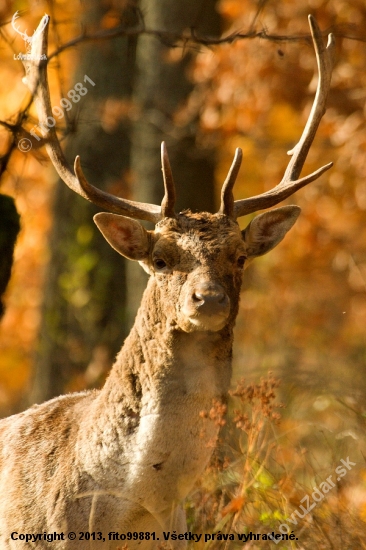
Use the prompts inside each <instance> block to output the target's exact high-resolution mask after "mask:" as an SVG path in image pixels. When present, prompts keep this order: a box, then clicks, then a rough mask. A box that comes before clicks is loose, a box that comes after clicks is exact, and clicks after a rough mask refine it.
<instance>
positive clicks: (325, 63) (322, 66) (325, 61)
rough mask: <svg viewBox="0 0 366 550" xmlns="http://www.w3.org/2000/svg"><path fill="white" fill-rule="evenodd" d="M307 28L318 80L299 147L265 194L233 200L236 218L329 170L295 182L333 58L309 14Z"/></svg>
mask: <svg viewBox="0 0 366 550" xmlns="http://www.w3.org/2000/svg"><path fill="white" fill-rule="evenodd" d="M309 25H310V30H311V34H312V38H313V44H314V49H315V53H316V59H317V65H318V73H319V80H318V86H317V90H316V95H315V99H314V103H313V106H312V109H311V112H310V115H309V118H308V121H307V123H306V126H305V128H304V131H303V133H302V136H301V138H300V141H299V142H298V144H297V145H296V146H295V147H294V148H293V149H292V150H291V151H289V152H288V154H289V155H291V160H290V162H289V164H288V166H287V169H286V171H285V174H284V176H283V178H282V180H281V182H280V183H279V184H278V185H277V186H276V187H274V188H273V189H271V190H270V191H267V192H266V193H263V194H261V195H256V196H255V197H251V198H249V199H243V200H238V201H235V204H234V214H235V218H238V217H239V216H244V215H245V214H250V213H252V212H255V211H256V210H261V209H264V208H270V207H271V206H274V205H275V204H278V203H279V202H281V201H282V200H284V199H286V198H287V197H289V196H290V195H292V194H293V193H295V191H297V190H298V189H301V187H304V186H305V185H307V184H308V183H310V182H312V181H314V180H316V179H317V178H318V177H319V176H321V174H323V173H324V172H326V171H327V170H329V168H330V167H331V166H333V163H332V162H330V163H329V164H326V165H325V166H322V167H321V168H319V169H318V170H316V171H315V172H313V173H312V174H309V175H308V176H305V177H303V178H301V179H297V178H298V177H299V175H300V173H301V170H302V168H303V166H304V163H305V160H306V157H307V154H308V152H309V149H310V147H311V144H312V142H313V140H314V137H315V134H316V131H317V129H318V127H319V123H320V121H321V118H322V116H323V114H324V113H325V104H326V100H327V96H328V92H329V88H330V81H331V77H332V69H333V65H334V59H335V55H334V54H335V42H334V36H333V35H332V34H329V35H328V43H327V46H326V47H325V45H324V42H323V37H322V34H321V32H320V29H319V27H318V25H317V23H316V21H315V19H314V17H312V16H311V15H309Z"/></svg>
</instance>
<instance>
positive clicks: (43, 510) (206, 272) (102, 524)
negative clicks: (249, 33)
mask: <svg viewBox="0 0 366 550" xmlns="http://www.w3.org/2000/svg"><path fill="white" fill-rule="evenodd" d="M45 17H46V16H45ZM47 23H48V21H46V22H45V20H44V18H43V19H42V21H41V23H40V28H41V30H40V31H39V32H38V31H37V33H35V37H34V40H33V41H32V56H31V60H30V62H29V63H27V67H26V69H27V73H26V79H25V82H26V84H27V86H28V88H29V90H30V92H31V93H32V94H34V96H35V98H36V107H37V112H38V117H39V120H40V124H41V126H43V129H44V137H47V140H46V147H47V151H48V154H49V156H50V158H51V161H52V163H53V165H54V167H55V169H56V171H57V172H58V174H59V175H60V177H61V178H62V180H63V181H64V182H65V183H66V185H68V186H69V187H70V188H71V190H73V191H74V192H76V193H78V194H79V195H81V196H82V197H84V198H85V199H87V200H89V201H91V202H93V203H94V204H96V205H97V206H98V207H99V208H101V209H102V210H103V212H100V213H98V214H96V215H95V217H94V221H95V223H96V225H97V227H98V228H99V230H100V231H101V232H102V234H103V235H104V237H105V238H106V240H107V241H108V243H109V244H110V245H111V246H112V247H113V248H114V249H115V250H116V251H117V252H118V253H119V254H121V255H122V256H124V257H125V258H127V259H129V260H133V261H136V262H139V264H140V265H141V266H142V268H143V269H144V270H145V271H147V273H148V274H149V275H150V278H149V281H148V284H147V288H146V290H145V292H144V294H143V297H142V301H141V305H140V308H139V310H138V313H137V316H136V320H135V324H134V325H133V327H132V329H131V332H130V334H129V336H128V337H127V338H126V340H125V342H124V344H123V346H122V348H121V350H120V352H119V353H118V355H117V358H116V361H115V363H114V365H113V366H112V368H111V371H110V374H109V376H108V378H107V380H106V382H105V384H104V386H103V387H102V388H101V389H99V390H87V391H84V392H80V393H72V394H68V395H63V396H60V397H57V398H54V399H52V400H50V401H48V402H46V403H43V404H37V405H34V406H32V407H31V408H30V409H28V410H26V411H25V412H22V413H19V414H17V415H14V416H11V417H8V418H5V419H3V420H1V421H0V547H1V548H2V549H3V550H23V549H25V548H29V547H30V546H31V547H34V548H37V549H41V550H43V549H46V548H49V544H50V542H49V541H50V540H51V539H50V538H48V539H47V537H51V538H52V537H54V538H52V548H54V549H56V550H75V549H77V550H84V549H85V550H86V549H88V550H90V549H98V550H99V549H101V550H102V549H103V550H106V549H109V550H117V549H118V548H121V547H123V545H124V544H125V543H127V544H128V548H130V549H131V550H137V549H143V550H149V549H153V548H154V549H155V548H158V547H159V545H160V544H161V543H162V542H164V537H166V536H167V533H170V532H175V533H176V534H182V535H183V534H184V533H185V532H186V531H187V523H186V518H185V513H184V510H183V507H182V502H184V499H185V498H186V496H187V495H188V493H189V492H190V490H191V489H192V487H193V486H194V483H195V481H196V480H197V478H198V477H199V476H200V475H201V474H202V472H203V470H204V469H205V467H206V465H207V464H208V462H209V460H210V457H211V455H212V452H213V447H214V442H215V441H216V439H217V437H218V432H219V424H220V423H218V422H217V421H215V420H214V419H211V417H210V415H207V414H202V411H209V410H211V409H212V407H213V406H218V407H221V406H224V405H225V402H226V399H227V393H228V389H229V386H230V380H231V361H232V345H233V328H234V324H235V319H236V317H237V314H238V308H239V297H240V289H241V283H242V276H243V271H244V269H245V268H246V267H247V265H248V264H249V263H250V262H251V261H252V260H253V259H254V258H256V257H258V256H261V255H263V254H266V253H267V252H269V251H270V250H271V249H273V248H274V247H275V246H277V245H278V244H279V243H280V242H281V241H282V240H283V238H284V237H285V235H286V234H287V232H288V231H289V230H290V229H291V227H292V226H293V225H294V223H295V222H296V220H297V218H298V216H299V214H300V208H299V207H298V206H295V205H285V206H280V207H278V208H274V209H270V210H266V209H268V208H271V207H272V206H275V205H277V204H278V203H279V202H281V201H283V200H284V199H286V198H287V197H290V196H291V195H292V194H293V193H294V192H295V191H297V190H299V189H300V188H302V187H304V186H305V185H307V184H309V183H310V182H312V181H314V180H316V179H317V178H319V177H320V176H321V175H322V174H323V173H324V172H325V171H327V170H328V169H329V168H330V167H331V166H332V163H328V164H326V165H325V166H323V167H321V168H319V169H317V170H316V171H315V172H313V173H311V174H310V175H307V176H304V177H300V173H301V170H302V168H303V165H304V163H305V160H306V157H307V154H308V152H309V149H310V147H311V144H312V142H313V139H314V137H315V134H316V131H317V128H318V126H319V123H320V121H321V118H322V116H323V114H324V112H325V104H326V99H327V95H328V91H329V89H330V81H331V73H332V68H333V64H334V38H333V36H332V35H331V34H330V35H329V36H328V41H327V44H326V45H325V44H324V42H323V37H322V33H321V31H320V29H319V27H318V25H317V23H316V21H315V19H314V18H313V17H312V16H309V24H310V29H311V33H312V39H313V44H314V49H315V52H316V58H317V65H318V73H319V78H318V85H317V91H316V95H315V98H314V102H313V106H312V109H311V112H310V115H309V118H308V120H307V123H306V125H305V128H304V130H303V133H302V135H301V138H300V140H299V142H298V143H297V145H296V146H295V147H294V148H293V149H292V151H290V152H289V154H290V156H291V158H290V160H289V163H288V166H287V168H286V171H285V174H284V176H283V178H282V180H281V182H280V183H279V184H278V185H277V186H276V187H274V188H273V189H271V190H268V191H266V192H264V193H262V194H260V195H256V196H254V197H250V198H246V199H240V200H234V196H233V187H234V184H235V181H236V178H237V175H238V172H239V168H240V165H241V161H242V151H241V150H240V149H239V148H238V149H236V152H235V156H234V160H233V162H232V165H231V167H230V169H229V171H228V175H227V177H226V179H225V181H224V184H223V186H222V191H221V204H220V207H219V210H218V212H217V213H215V214H212V213H208V212H198V213H194V212H192V211H190V210H184V211H182V212H180V213H177V212H176V211H175V185H174V180H173V175H172V170H171V166H170V162H169V158H168V153H167V148H166V145H165V143H162V147H161V161H162V173H163V182H164V197H163V199H162V202H161V205H154V204H144V203H137V202H134V201H131V200H126V199H123V198H120V197H117V196H114V195H112V194H109V193H107V192H105V191H102V190H100V189H98V188H97V187H94V186H93V185H91V184H90V183H88V181H87V179H86V177H85V176H84V174H83V171H82V168H81V162H80V158H79V157H76V159H75V163H74V170H72V169H71V168H70V166H69V165H68V163H67V161H66V159H65V157H64V154H63V152H62V149H61V146H60V143H59V141H58V138H57V135H56V131H55V128H54V127H52V126H51V127H50V128H49V129H48V130H47V132H46V123H47V119H48V117H51V116H52V109H51V101H50V92H49V87H48V80H47V63H45V62H44V61H42V60H44V59H45V58H44V57H42V56H44V55H46V54H47V31H48V29H47ZM42 27H43V28H42ZM46 134H47V136H46ZM258 210H266V211H265V212H263V213H261V214H259V215H257V216H255V217H254V218H253V219H252V220H251V221H250V223H249V224H248V225H247V227H246V228H245V229H244V230H240V228H239V225H238V221H237V220H238V218H239V217H242V216H245V215H248V214H251V213H255V212H257V211H258ZM139 220H140V221H141V220H147V221H150V222H153V223H154V224H155V226H154V229H153V230H147V229H145V228H144V227H143V226H142V224H141V223H140V221H139ZM85 533H89V535H88V540H86V538H85V537H86V535H84V534H85ZM128 534H129V538H127V539H126V537H127V536H128ZM121 535H123V536H124V538H123V537H122V536H121ZM27 536H28V537H29V538H28V539H27V538H26V537H27ZM116 536H117V538H116ZM32 537H33V538H32ZM136 537H137V538H136ZM121 540H125V543H123V542H121ZM159 541H160V542H159ZM168 545H169V548H171V549H172V550H183V549H184V548H186V545H187V541H186V540H184V538H183V537H177V540H170V541H169V542H168Z"/></svg>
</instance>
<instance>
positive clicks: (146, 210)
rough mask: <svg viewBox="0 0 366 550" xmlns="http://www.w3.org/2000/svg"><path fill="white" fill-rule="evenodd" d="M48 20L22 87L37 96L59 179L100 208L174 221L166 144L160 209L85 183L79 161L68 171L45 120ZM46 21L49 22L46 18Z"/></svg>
mask: <svg viewBox="0 0 366 550" xmlns="http://www.w3.org/2000/svg"><path fill="white" fill-rule="evenodd" d="M45 18H48V16H47V15H45V16H44V17H43V18H42V20H41V22H40V24H39V26H38V28H37V30H36V33H37V34H36V33H35V36H34V40H33V41H32V51H31V60H30V61H29V63H27V66H26V69H27V76H26V78H25V83H26V84H27V86H28V88H29V89H30V91H31V93H32V94H35V95H36V108H37V113H38V118H39V122H40V126H41V128H42V132H43V134H44V136H46V135H47V138H48V139H47V144H46V149H47V152H48V155H49V157H50V159H51V161H52V163H53V165H54V167H55V169H56V171H57V173H58V174H59V176H60V178H61V179H62V180H63V181H64V182H65V183H66V185H68V187H70V189H72V190H73V191H75V192H76V193H78V194H79V195H81V196H82V197H84V198H85V199H87V200H88V201H90V202H92V203H94V204H96V205H97V206H99V207H100V208H102V209H104V210H107V211H109V212H115V213H116V214H123V215H125V216H129V217H130V218H137V219H140V220H146V221H150V222H153V223H157V222H158V221H159V220H161V219H162V218H164V217H174V216H175V214H174V202H175V189H174V181H173V177H172V173H171V169H170V164H169V159H168V153H167V151H166V147H165V143H163V144H162V169H163V174H164V186H165V195H164V198H163V200H162V203H161V206H157V205H155V204H146V203H143V202H135V201H130V200H127V199H121V198H119V197H116V196H114V195H110V194H109V193H106V192H105V191H102V190H101V189H98V188H96V187H94V186H93V185H91V184H90V183H88V181H87V179H86V178H85V176H84V174H83V171H82V169H81V164H80V157H79V156H77V157H76V159H75V164H74V170H75V173H74V172H73V171H72V170H71V168H70V166H69V164H68V162H67V160H66V158H65V156H64V153H63V151H62V149H61V146H60V143H59V141H58V137H57V134H56V130H55V128H54V126H52V127H48V129H46V126H47V120H49V119H50V118H51V119H52V108H51V101H50V92H49V87H48V78H47V61H43V60H44V59H45V58H46V54H47V44H48V24H47V23H48V21H47V20H46V21H45ZM48 20H49V18H48Z"/></svg>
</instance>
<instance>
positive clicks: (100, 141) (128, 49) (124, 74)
mask: <svg viewBox="0 0 366 550" xmlns="http://www.w3.org/2000/svg"><path fill="white" fill-rule="evenodd" d="M102 5H103V6H104V5H105V3H104V4H102V2H100V0H95V1H94V2H93V3H92V5H90V3H89V5H88V8H89V11H88V12H87V13H86V14H85V18H84V22H85V23H87V24H93V25H95V27H97V28H99V27H100V21H101V19H102V17H103V16H104V15H105V13H106V11H107V7H105V8H104V7H102ZM120 15H121V19H123V21H124V23H125V24H128V23H130V24H131V25H134V24H135V20H136V17H135V12H134V10H133V7H132V8H131V9H126V10H125V11H122V12H121V14H120ZM134 42H135V39H129V38H124V37H121V38H115V39H111V40H109V41H103V42H96V43H92V44H88V45H86V46H84V47H83V49H82V52H81V55H80V59H81V61H80V65H79V67H78V70H77V72H76V75H75V77H74V79H73V82H74V83H76V82H82V83H84V86H85V87H86V88H87V90H88V91H87V93H86V95H85V96H84V97H81V99H80V101H79V102H78V103H76V104H73V108H72V110H71V111H70V113H71V115H72V120H71V124H72V125H73V124H76V122H77V121H78V126H77V133H75V134H72V135H71V136H70V137H69V140H68V143H67V146H66V156H67V158H68V160H69V162H70V163H71V164H73V161H74V159H75V156H76V155H77V154H79V155H80V157H81V162H82V166H83V169H84V172H85V174H86V176H87V178H88V180H89V181H90V182H91V183H92V184H94V185H96V186H97V187H99V188H102V189H103V188H104V189H109V190H110V188H111V187H112V186H113V187H114V191H116V192H117V193H118V194H121V195H126V194H127V193H128V190H127V189H126V184H125V183H124V179H125V175H126V172H127V170H128V167H129V153H130V138H129V134H130V129H129V127H130V124H129V121H128V120H127V119H126V118H124V119H119V117H118V116H116V107H118V106H120V105H121V101H123V100H124V101H126V100H128V98H129V96H130V94H131V82H132V75H133V70H134V63H135V61H134V59H135V44H134ZM84 75H87V76H88V77H89V79H90V80H91V81H92V82H93V83H94V84H95V85H93V84H91V83H90V81H88V80H85V79H84ZM71 87H73V84H71ZM65 93H66V92H65ZM98 111H99V112H101V111H102V115H101V117H100V115H99V113H98ZM96 113H98V114H96ZM100 118H102V120H100ZM96 212H97V209H96V208H95V207H94V206H93V205H91V204H90V203H89V202H87V201H85V200H84V199H83V198H81V197H79V196H78V195H76V194H75V193H73V192H72V191H70V190H69V189H68V188H67V187H66V185H65V184H64V183H63V182H61V181H58V183H57V186H56V189H55V195H54V204H53V220H54V223H53V227H52V231H51V235H50V262H49V267H48V273H47V275H46V286H45V293H44V303H43V315H42V323H41V328H40V334H39V344H38V348H37V352H36V361H35V374H34V381H33V387H32V391H31V394H30V403H34V402H41V401H44V400H46V399H49V398H51V397H53V396H55V395H59V394H60V393H63V392H65V391H66V390H68V389H77V388H78V387H80V388H82V387H85V385H86V386H87V385H89V386H93V385H95V384H97V383H98V382H99V381H100V380H99V379H100V378H101V376H102V375H103V374H104V373H105V372H106V370H107V369H108V368H109V366H110V365H111V364H112V361H113V358H114V356H115V354H116V352H117V351H118V349H119V347H120V345H121V342H122V340H123V338H124V336H125V335H126V332H127V330H126V322H125V309H124V302H125V267H124V261H123V260H122V258H121V257H119V256H118V255H117V254H116V253H115V251H114V250H112V249H111V247H110V246H109V245H108V244H107V243H106V241H105V240H104V238H103V237H102V236H101V234H100V233H99V231H98V230H97V228H96V226H95V225H94V223H93V221H92V218H93V215H94V214H95V213H96ZM87 365H89V367H88V368H87V369H86V371H85V368H86V367H87ZM75 375H76V376H75ZM75 378H76V379H75ZM77 378H79V379H78V380H77ZM70 380H71V386H70Z"/></svg>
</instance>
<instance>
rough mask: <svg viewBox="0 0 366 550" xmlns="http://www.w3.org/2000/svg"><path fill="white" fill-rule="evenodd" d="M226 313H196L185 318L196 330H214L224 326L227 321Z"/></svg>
mask: <svg viewBox="0 0 366 550" xmlns="http://www.w3.org/2000/svg"><path fill="white" fill-rule="evenodd" d="M227 319H228V314H217V315H205V314H203V313H196V314H195V315H190V316H187V320H188V321H189V323H190V324H191V325H193V327H195V329H196V330H202V331H206V330H207V331H212V332H216V331H218V330H221V329H223V328H224V326H225V325H226V323H227Z"/></svg>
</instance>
